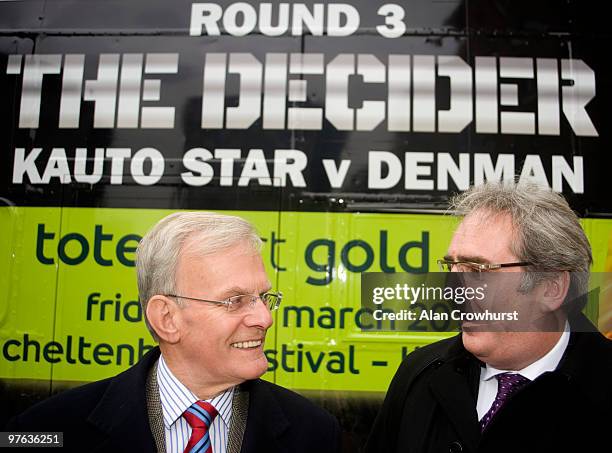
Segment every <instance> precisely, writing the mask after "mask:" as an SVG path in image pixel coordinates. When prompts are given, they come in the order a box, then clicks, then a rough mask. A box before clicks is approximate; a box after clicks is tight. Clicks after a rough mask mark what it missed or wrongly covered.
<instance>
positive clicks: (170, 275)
mask: <svg viewBox="0 0 612 453" xmlns="http://www.w3.org/2000/svg"><path fill="white" fill-rule="evenodd" d="M238 244H246V245H247V247H251V248H252V250H253V252H259V251H260V250H261V247H262V241H261V239H260V238H259V235H258V234H257V231H256V230H255V227H254V226H253V225H252V224H251V223H249V222H248V221H246V220H244V219H242V218H240V217H235V216H229V215H224V214H216V213H213V212H177V213H174V214H170V215H169V216H166V217H164V218H163V219H161V220H160V221H159V222H157V223H156V224H155V225H154V226H153V228H151V229H150V230H149V231H148V232H147V234H146V235H145V236H144V237H143V238H142V240H141V241H140V243H139V244H138V249H137V250H136V272H137V275H138V298H139V300H140V305H141V307H142V311H143V314H144V319H145V323H146V325H147V328H148V329H149V332H151V335H153V338H154V339H156V340H157V339H158V338H157V335H156V333H155V331H154V330H153V328H152V327H151V325H150V323H149V320H148V319H147V314H146V313H147V303H148V302H149V300H150V299H151V297H153V296H155V295H158V294H161V295H164V294H175V292H176V267H177V265H178V261H179V256H180V255H181V253H183V251H184V250H183V249H184V247H185V246H186V245H188V246H189V252H190V253H195V254H197V256H206V255H212V254H214V253H217V252H220V251H223V250H225V249H227V248H230V247H232V246H235V245H238Z"/></svg>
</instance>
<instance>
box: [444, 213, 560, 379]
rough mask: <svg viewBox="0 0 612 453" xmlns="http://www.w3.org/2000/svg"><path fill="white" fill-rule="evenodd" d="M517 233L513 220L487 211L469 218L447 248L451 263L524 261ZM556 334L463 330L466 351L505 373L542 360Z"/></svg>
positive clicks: (459, 228) (519, 270)
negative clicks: (515, 249)
mask: <svg viewBox="0 0 612 453" xmlns="http://www.w3.org/2000/svg"><path fill="white" fill-rule="evenodd" d="M515 237H516V235H515V232H514V227H513V225H512V221H511V219H510V217H509V216H508V215H506V214H498V215H495V214H493V213H491V212H488V211H476V212H473V213H471V214H470V215H468V216H466V217H465V219H464V220H463V221H462V222H461V224H460V225H459V227H458V228H457V231H456V232H455V234H454V236H453V238H452V240H451V244H450V246H449V248H448V252H447V257H448V258H449V259H451V260H458V261H470V262H476V263H490V264H501V263H514V262H518V261H521V260H520V259H519V257H517V256H516V255H515V254H514V253H513V252H512V248H511V245H512V244H513V241H515ZM524 270H525V268H523V267H508V268H502V269H499V270H496V271H495V272H524ZM559 336H560V333H557V332H501V331H491V332H485V331H482V329H478V330H476V329H474V330H472V329H469V328H465V326H464V329H463V333H462V339H463V345H464V346H465V348H466V349H467V350H468V351H469V352H471V353H472V354H473V355H474V356H476V357H477V358H478V359H479V360H481V361H483V362H485V363H488V364H489V365H491V366H493V367H495V368H499V369H505V370H520V369H522V368H524V367H525V366H527V365H529V364H531V363H533V362H535V361H536V360H538V359H539V358H541V357H543V356H544V355H545V354H546V353H547V352H548V351H549V350H550V349H551V348H552V347H553V346H554V344H555V342H556V341H557V340H558V338H559Z"/></svg>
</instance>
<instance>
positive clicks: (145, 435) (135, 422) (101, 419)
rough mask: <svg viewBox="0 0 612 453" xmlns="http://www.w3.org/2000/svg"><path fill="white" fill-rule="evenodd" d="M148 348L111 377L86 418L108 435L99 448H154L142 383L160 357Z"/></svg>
mask: <svg viewBox="0 0 612 453" xmlns="http://www.w3.org/2000/svg"><path fill="white" fill-rule="evenodd" d="M159 354H160V352H159V348H154V349H153V350H152V351H149V352H148V353H147V354H146V355H145V356H144V357H143V358H142V359H141V360H140V361H139V362H138V363H137V364H136V365H135V366H133V367H131V368H129V369H128V370H126V371H124V372H123V373H121V374H119V375H117V376H116V377H115V378H113V379H112V380H111V382H110V384H109V386H108V388H107V389H106V392H105V393H104V395H103V397H102V398H101V399H100V402H99V403H98V405H97V406H96V407H95V408H94V410H93V411H92V412H91V413H90V414H89V417H88V421H89V422H90V423H91V424H93V425H94V426H96V427H97V428H98V430H100V431H101V432H103V433H105V434H106V435H107V438H106V441H105V442H104V443H103V444H101V445H99V446H98V450H99V451H111V450H115V451H124V450H125V451H156V447H155V441H154V440H153V435H152V433H151V428H150V427H149V417H148V413H147V402H146V398H145V386H146V380H147V375H148V372H149V369H150V368H151V367H152V366H153V364H154V363H155V362H156V360H157V359H158V357H159Z"/></svg>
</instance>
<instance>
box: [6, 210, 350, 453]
mask: <svg viewBox="0 0 612 453" xmlns="http://www.w3.org/2000/svg"><path fill="white" fill-rule="evenodd" d="M260 248H261V240H260V238H259V236H258V235H257V232H256V231H255V229H254V228H253V226H252V225H251V224H250V223H249V222H247V221H246V220H244V219H242V218H239V217H233V216H227V215H221V214H214V213H206V212H180V213H175V214H172V215H169V216H167V217H165V218H164V219H162V220H161V221H159V222H158V223H157V224H156V225H155V226H154V227H153V228H152V229H151V230H150V231H149V232H148V233H147V234H146V235H145V237H144V238H143V239H142V241H141V242H140V244H139V246H138V251H137V261H136V267H137V273H138V290H139V298H140V303H141V305H142V308H143V312H144V314H145V321H146V324H147V327H148V329H149V330H150V332H151V334H152V335H153V337H154V338H155V339H156V340H157V341H158V342H159V347H158V348H155V349H154V350H153V351H150V352H149V353H148V354H147V355H146V356H144V357H143V359H142V360H141V361H140V362H139V363H138V364H136V365H135V366H134V367H132V368H130V369H129V370H127V371H125V372H123V373H121V374H119V375H118V376H115V377H114V378H111V379H106V380H103V381H99V382H94V383H91V384H88V385H86V386H83V387H80V388H76V389H73V390H70V391H68V392H65V393H62V394H60V395H57V396H55V397H53V398H50V399H48V400H46V401H44V402H42V403H40V404H38V405H36V406H34V407H33V408H31V409H30V410H28V411H26V412H25V413H24V414H22V415H20V416H18V417H16V418H15V419H14V420H13V422H12V424H11V425H10V426H9V429H10V430H12V431H47V432H48V431H61V432H64V447H65V448H67V449H68V450H71V451H94V450H95V451H115V452H116V451H139V452H140V451H160V452H164V451H165V452H168V453H171V452H180V453H182V452H190V453H191V452H194V453H195V452H203V453H224V452H240V451H242V452H259V451H266V452H312V451H317V452H334V451H337V450H338V449H339V439H340V430H339V425H338V422H337V421H336V419H335V418H333V417H332V416H331V415H329V414H328V413H327V412H325V411H323V410H322V409H320V408H318V407H316V406H315V405H313V404H312V403H310V402H309V401H308V400H306V399H305V398H303V397H301V396H299V395H297V394H296V393H293V392H291V391H289V390H287V389H284V388H282V387H279V386H277V385H274V384H272V383H269V382H266V381H263V380H260V379H259V377H260V376H261V375H262V374H264V373H265V372H266V370H267V367H268V362H267V360H266V356H265V355H264V350H263V346H264V341H265V337H266V332H267V330H268V329H269V328H270V326H271V325H272V316H271V311H273V310H275V309H276V308H278V305H279V304H280V301H281V295H280V294H279V293H274V292H271V284H270V281H269V279H268V276H267V275H266V271H265V269H264V264H263V261H262V258H261V254H260Z"/></svg>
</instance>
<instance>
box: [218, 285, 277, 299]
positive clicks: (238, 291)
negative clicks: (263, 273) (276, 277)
mask: <svg viewBox="0 0 612 453" xmlns="http://www.w3.org/2000/svg"><path fill="white" fill-rule="evenodd" d="M265 288H266V289H265V290H264V291H262V292H261V294H263V293H266V292H268V291H270V290H271V289H272V285H271V284H270V283H267V284H266V285H265ZM222 294H223V296H224V297H231V296H240V295H244V294H253V291H251V290H248V289H245V288H241V287H240V286H232V287H231V288H228V289H226V290H225V291H223V293H222Z"/></svg>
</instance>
